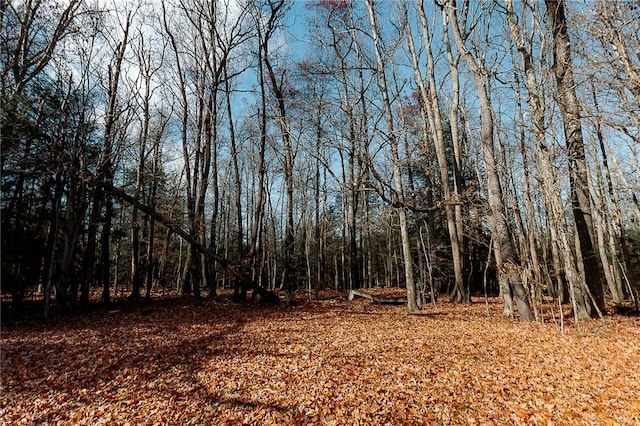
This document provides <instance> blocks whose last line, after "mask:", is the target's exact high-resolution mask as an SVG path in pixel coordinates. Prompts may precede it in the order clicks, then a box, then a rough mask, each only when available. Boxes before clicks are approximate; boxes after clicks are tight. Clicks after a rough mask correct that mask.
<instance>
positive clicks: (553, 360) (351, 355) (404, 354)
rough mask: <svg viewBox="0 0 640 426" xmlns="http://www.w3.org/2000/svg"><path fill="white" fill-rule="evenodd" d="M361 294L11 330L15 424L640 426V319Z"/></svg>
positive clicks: (176, 309) (8, 397) (5, 357)
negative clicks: (416, 302)
mask: <svg viewBox="0 0 640 426" xmlns="http://www.w3.org/2000/svg"><path fill="white" fill-rule="evenodd" d="M353 303H355V302H353ZM353 303H352V304H349V302H346V301H336V300H327V301H317V302H313V303H311V302H307V303H305V304H302V305H300V306H296V307H291V308H258V307H249V306H238V305H232V304H229V303H226V302H224V301H217V302H213V301H209V302H207V303H205V305H204V306H199V307H193V306H190V305H186V304H184V303H177V302H176V303H175V305H173V306H171V305H169V306H164V307H162V308H161V307H156V308H152V309H151V312H150V313H149V309H146V311H145V313H144V314H142V313H141V309H138V310H137V309H133V310H132V311H130V312H125V311H123V312H113V313H105V312H102V313H98V312H96V313H93V314H91V315H88V316H85V317H72V318H59V319H57V320H56V321H53V322H50V323H48V324H40V325H38V326H30V327H26V326H23V327H17V328H13V329H8V330H3V331H2V340H1V343H2V348H1V353H2V365H1V366H2V371H1V374H2V375H1V377H2V383H1V385H0V391H1V394H2V396H1V397H0V423H2V424H44V423H50V424H87V425H95V424H112V423H113V424H132V425H133V424H148V425H156V424H158V425H160V424H214V425H226V424H229V425H236V424H260V425H268V424H274V425H283V424H322V425H341V424H349V425H358V424H360V425H370V424H391V425H398V424H408V425H409V424H416V425H420V424H425V425H447V424H452V425H453V424H471V425H472V424H478V425H481V424H482V425H485V424H496V425H502V424H509V425H518V424H520V425H550V424H555V425H564V424H580V425H584V424H593V425H601V424H612V425H613V424H619V425H631V424H640V403H639V402H638V401H640V369H638V365H640V319H638V318H637V317H635V318H634V317H608V318H606V319H605V320H599V321H593V322H592V323H585V324H584V325H583V326H582V327H580V328H579V329H576V328H570V327H568V328H567V329H566V333H565V334H564V335H561V334H560V333H559V330H558V329H557V327H556V326H554V325H553V323H549V322H547V323H544V324H540V323H536V324H521V323H519V322H517V321H513V320H508V319H504V318H502V317H501V315H500V307H501V306H500V303H499V302H498V301H496V300H492V301H491V303H490V304H489V309H490V313H491V315H489V316H487V308H486V306H485V304H484V303H476V304H474V305H471V306H460V305H452V304H448V303H441V304H440V305H439V306H438V307H437V308H433V307H430V306H429V307H426V308H425V309H424V310H423V311H421V312H419V313H417V314H408V313H407V312H406V310H405V308H404V307H402V306H384V305H370V306H367V309H366V310H360V309H353V307H352V306H353ZM358 303H365V302H361V301H358ZM366 303H367V304H368V303H369V302H368V301H367V302H366Z"/></svg>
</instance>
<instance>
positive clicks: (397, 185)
mask: <svg viewBox="0 0 640 426" xmlns="http://www.w3.org/2000/svg"><path fill="white" fill-rule="evenodd" d="M367 8H368V10H369V18H370V20H371V29H372V37H373V43H374V45H375V50H376V58H377V61H378V67H377V74H378V84H379V86H380V91H381V92H382V102H383V105H384V113H385V117H386V122H387V137H388V138H389V145H390V150H391V161H392V168H393V181H394V200H393V201H394V202H395V203H396V204H397V207H396V210H397V211H398V216H399V218H400V237H401V239H402V256H403V259H404V269H405V283H406V287H407V300H408V301H407V309H408V310H409V311H417V310H418V309H419V307H418V301H417V291H416V283H415V279H414V273H413V260H412V256H411V240H410V237H409V229H408V224H407V211H406V208H405V207H404V192H403V184H402V170H401V165H400V156H399V154H398V141H397V137H396V135H395V131H394V124H393V110H392V109H391V100H390V98H389V90H388V85H387V78H386V75H385V62H384V59H383V52H382V47H381V45H380V42H379V34H380V31H379V28H378V23H377V17H376V12H375V10H374V5H373V0H367Z"/></svg>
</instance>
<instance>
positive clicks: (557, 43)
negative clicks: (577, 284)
mask: <svg viewBox="0 0 640 426" xmlns="http://www.w3.org/2000/svg"><path fill="white" fill-rule="evenodd" d="M545 4H546V7H547V16H548V17H549V20H550V21H551V27H552V28H551V30H552V34H553V43H552V48H553V53H554V63H553V71H554V74H555V77H556V85H557V89H558V98H557V100H558V106H559V108H560V111H561V113H562V118H563V121H564V133H565V138H566V144H567V150H568V155H569V177H570V185H571V203H572V205H573V219H574V222H575V226H576V231H577V239H578V242H579V247H580V250H579V251H580V253H581V256H582V257H581V261H582V265H583V267H584V274H585V276H586V277H588V280H587V283H586V285H587V289H588V291H589V292H590V293H591V296H592V297H593V300H592V301H589V299H588V298H587V299H586V300H585V306H583V307H580V308H582V309H583V310H584V314H585V315H583V314H582V312H583V311H582V310H581V312H580V313H577V315H578V316H579V317H582V316H588V315H591V316H593V315H595V314H596V312H595V311H600V312H604V309H605V306H604V291H603V288H602V280H601V276H600V275H601V271H600V267H599V265H598V257H597V256H596V253H595V250H594V247H593V242H592V239H591V236H592V235H593V232H592V229H593V225H592V218H591V201H590V197H589V183H588V179H589V171H588V166H587V161H586V157H585V148H584V141H583V137H582V125H581V123H580V118H581V113H580V107H579V102H578V97H577V95H576V90H575V81H574V78H573V65H572V62H571V42H570V40H569V33H568V28H567V22H566V18H565V6H564V0H545ZM580 308H579V309H580ZM592 308H596V309H595V310H594V309H592Z"/></svg>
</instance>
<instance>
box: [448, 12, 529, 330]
mask: <svg viewBox="0 0 640 426" xmlns="http://www.w3.org/2000/svg"><path fill="white" fill-rule="evenodd" d="M444 7H445V12H446V14H447V17H448V18H449V22H450V23H451V30H452V34H453V38H454V40H455V43H456V46H457V47H458V50H459V51H460V53H461V54H462V57H463V58H464V60H465V62H466V63H467V66H468V67H469V70H470V71H471V73H472V74H473V78H474V81H475V84H476V89H477V92H478V97H479V100H480V115H481V119H482V124H481V129H480V133H481V134H480V143H481V146H482V158H483V160H484V163H485V172H486V174H487V180H488V192H489V205H490V208H491V225H492V232H493V235H494V253H495V257H496V266H497V269H498V281H499V283H500V285H501V287H502V288H508V289H509V290H510V291H511V292H512V293H513V296H514V297H515V300H516V304H517V307H518V312H519V314H520V320H521V321H524V322H529V321H533V320H534V315H533V312H532V311H531V306H530V304H529V296H528V294H527V292H526V290H525V288H524V286H523V284H522V278H521V276H520V267H519V265H518V264H517V262H516V258H515V254H514V251H513V243H512V238H511V230H510V229H509V224H508V222H507V218H506V210H505V205H504V198H503V192H502V186H501V183H500V174H499V171H498V166H497V163H496V157H495V149H494V140H493V131H494V122H493V120H494V115H493V111H492V107H491V103H490V101H489V96H488V94H487V78H488V77H487V75H488V74H487V71H486V69H484V68H482V67H481V66H480V65H479V64H478V63H477V62H476V60H475V59H474V57H473V55H472V54H471V52H470V51H469V49H468V48H467V46H466V44H465V41H464V40H463V38H462V35H461V33H460V28H459V26H458V20H457V19H458V18H457V13H456V10H457V6H456V2H455V0H448V1H447V2H446V4H445V6H444ZM503 297H505V302H506V303H505V313H507V314H508V313H509V312H512V310H513V307H512V306H510V304H509V297H508V295H507V294H506V293H504V294H503Z"/></svg>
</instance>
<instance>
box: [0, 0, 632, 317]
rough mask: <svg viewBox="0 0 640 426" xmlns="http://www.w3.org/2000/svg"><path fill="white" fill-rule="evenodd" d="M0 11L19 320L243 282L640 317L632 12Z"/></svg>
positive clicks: (566, 6) (245, 4)
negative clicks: (619, 311) (488, 297)
mask: <svg viewBox="0 0 640 426" xmlns="http://www.w3.org/2000/svg"><path fill="white" fill-rule="evenodd" d="M0 18H1V27H0V45H1V54H0V76H1V82H2V86H1V90H2V92H1V102H2V108H1V111H2V112H1V114H2V115H1V117H0V118H1V121H0V124H1V126H2V127H1V131H0V134H1V138H2V139H1V144H2V153H1V154H2V155H1V160H2V169H1V170H2V200H1V207H2V218H1V221H2V224H1V225H2V296H3V301H5V300H6V301H8V302H11V305H10V307H6V308H5V306H4V305H3V310H2V315H3V321H4V320H5V319H6V317H7V316H9V315H17V314H19V313H20V312H22V311H23V310H24V309H25V308H24V307H25V302H26V301H29V300H33V299H37V300H38V301H39V302H38V303H39V305H38V306H41V311H40V313H39V315H44V316H45V317H46V318H49V317H50V316H51V315H53V313H55V312H58V313H70V312H75V311H78V310H79V309H85V308H87V307H88V306H90V305H91V304H92V303H94V302H96V299H95V297H94V296H95V294H96V292H97V294H99V296H98V298H99V300H100V301H101V302H103V303H109V302H110V301H111V300H112V299H113V298H122V297H127V298H131V299H133V300H137V299H141V298H143V297H145V298H147V299H150V298H152V296H157V295H172V294H176V293H180V294H191V295H193V297H194V300H195V301H196V303H199V302H200V301H201V299H202V298H203V297H205V296H206V297H213V296H215V295H216V292H217V291H218V290H219V289H221V288H224V287H229V286H231V287H233V288H234V289H235V292H234V299H235V300H236V301H241V300H243V299H246V298H247V291H248V290H249V289H252V290H253V294H254V295H255V294H259V295H260V296H261V297H262V298H263V299H264V300H265V301H275V299H273V298H272V296H273V294H275V292H279V291H282V292H283V294H284V297H285V299H286V300H287V301H288V302H293V301H294V299H295V297H296V294H298V295H299V294H300V292H301V291H305V292H308V293H309V294H310V295H313V294H314V292H316V291H320V290H323V289H328V288H330V289H358V288H369V287H402V288H406V298H407V302H406V303H407V308H408V309H409V310H410V311H415V310H418V309H420V308H422V307H425V306H426V305H428V304H429V303H435V301H436V297H435V296H436V295H438V294H442V293H447V294H448V295H449V299H450V300H451V301H455V302H463V303H464V302H469V301H470V300H471V295H472V294H475V293H484V294H500V296H501V297H502V299H503V300H504V307H503V310H504V313H505V314H506V315H508V316H516V315H517V317H518V318H520V319H521V320H523V321H532V320H535V319H539V318H540V317H541V309H542V305H543V304H544V303H545V300H549V299H551V300H552V301H553V302H552V303H559V304H569V305H570V307H571V310H572V312H573V314H574V315H575V317H576V318H577V319H586V318H589V317H594V316H599V315H604V314H606V313H607V305H606V304H605V300H608V299H610V300H612V301H613V302H614V303H615V304H618V305H622V304H624V303H626V302H628V301H630V303H631V304H632V306H634V307H635V309H636V310H637V309H638V308H639V306H640V304H639V303H640V302H639V300H638V279H639V278H638V277H640V203H639V201H638V192H639V191H640V175H639V172H638V170H639V167H638V164H639V160H640V152H639V148H640V133H639V131H638V130H639V129H640V114H639V113H638V111H640V55H639V54H638V52H639V51H640V3H639V2H638V1H637V0H624V1H623V0H619V1H600V0H593V1H585V2H582V1H573V2H564V1H551V0H548V1H545V2H541V1H533V0H524V1H515V2H514V1H511V0H505V1H504V2H495V1H480V0H477V1H457V2H456V1H454V0H442V1H433V2H431V1H417V2H414V1H409V0H398V1H392V2H386V1H373V0H366V1H365V0H363V1H348V0H318V1H315V0H314V1H305V2H302V1H299V2H290V1H283V0H260V1H243V0H238V1H189V2H186V1H180V0H158V1H130V2H121V1H119V2H109V1H106V2H94V1H87V0H68V1H50V0H27V1H2V3H1V6H0ZM7 306H9V305H7ZM54 308H55V310H54ZM516 308H517V309H516Z"/></svg>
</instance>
